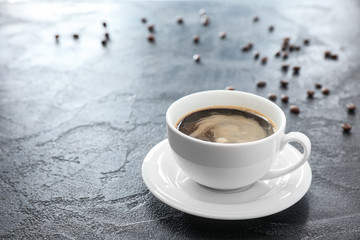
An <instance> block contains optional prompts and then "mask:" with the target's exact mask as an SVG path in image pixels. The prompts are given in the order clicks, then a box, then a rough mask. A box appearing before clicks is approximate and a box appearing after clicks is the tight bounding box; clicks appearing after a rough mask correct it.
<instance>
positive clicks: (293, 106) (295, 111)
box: [290, 105, 300, 114]
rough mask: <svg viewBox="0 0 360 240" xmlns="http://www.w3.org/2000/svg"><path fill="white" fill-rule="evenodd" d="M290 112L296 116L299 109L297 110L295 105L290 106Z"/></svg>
mask: <svg viewBox="0 0 360 240" xmlns="http://www.w3.org/2000/svg"><path fill="white" fill-rule="evenodd" d="M290 112H292V113H295V114H298V113H300V109H299V107H298V106H296V105H291V106H290Z"/></svg>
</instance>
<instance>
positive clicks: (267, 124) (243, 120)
mask: <svg viewBox="0 0 360 240" xmlns="http://www.w3.org/2000/svg"><path fill="white" fill-rule="evenodd" d="M177 129H178V130H179V131H180V132H182V133H184V134H186V135H188V136H191V137H194V138H197V139H201V140H204V141H208V142H217V143H243V142H251V141H255V140H259V139H262V138H265V137H267V136H270V135H271V134H273V133H274V132H275V131H276V128H275V125H274V123H272V121H271V120H270V119H268V118H266V117H265V116H263V115H262V114H260V113H258V112H256V111H254V110H251V109H247V108H240V107H211V108H205V109H199V110H196V111H194V112H192V113H190V114H188V115H186V116H185V117H183V118H181V119H180V120H179V121H178V123H177Z"/></svg>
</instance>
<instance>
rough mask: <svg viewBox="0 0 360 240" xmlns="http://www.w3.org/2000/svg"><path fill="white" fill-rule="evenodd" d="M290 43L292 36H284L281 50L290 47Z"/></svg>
mask: <svg viewBox="0 0 360 240" xmlns="http://www.w3.org/2000/svg"><path fill="white" fill-rule="evenodd" d="M289 43H290V38H289V37H286V38H284V39H283V41H282V44H281V50H282V51H285V50H286V49H287V48H288V47H289Z"/></svg>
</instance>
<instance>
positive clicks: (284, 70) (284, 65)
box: [281, 64, 290, 72]
mask: <svg viewBox="0 0 360 240" xmlns="http://www.w3.org/2000/svg"><path fill="white" fill-rule="evenodd" d="M289 67H290V65H289V64H283V65H281V70H282V71H283V72H287V70H289Z"/></svg>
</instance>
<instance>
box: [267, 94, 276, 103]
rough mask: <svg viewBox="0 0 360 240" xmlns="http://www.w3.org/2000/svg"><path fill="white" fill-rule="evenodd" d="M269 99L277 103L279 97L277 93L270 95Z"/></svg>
mask: <svg viewBox="0 0 360 240" xmlns="http://www.w3.org/2000/svg"><path fill="white" fill-rule="evenodd" d="M268 97H269V99H270V100H271V101H276V98H277V96H276V94H275V93H269V96H268Z"/></svg>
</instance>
